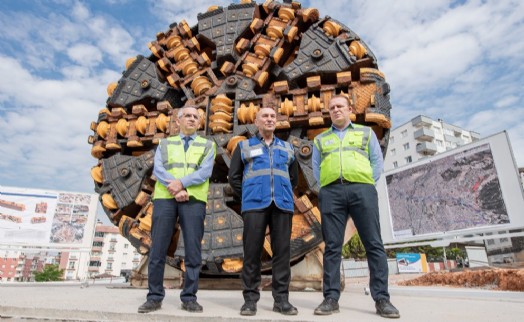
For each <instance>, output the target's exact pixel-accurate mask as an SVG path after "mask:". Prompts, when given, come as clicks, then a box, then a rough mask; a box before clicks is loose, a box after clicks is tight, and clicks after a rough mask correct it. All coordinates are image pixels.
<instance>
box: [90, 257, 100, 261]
mask: <svg viewBox="0 0 524 322" xmlns="http://www.w3.org/2000/svg"><path fill="white" fill-rule="evenodd" d="M89 260H90V261H93V262H94V261H100V256H91V257H89Z"/></svg>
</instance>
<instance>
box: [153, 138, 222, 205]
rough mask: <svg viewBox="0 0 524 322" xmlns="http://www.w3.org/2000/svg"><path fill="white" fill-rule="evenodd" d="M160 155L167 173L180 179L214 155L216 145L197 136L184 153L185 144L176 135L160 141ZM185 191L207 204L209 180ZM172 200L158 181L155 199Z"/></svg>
mask: <svg viewBox="0 0 524 322" xmlns="http://www.w3.org/2000/svg"><path fill="white" fill-rule="evenodd" d="M160 153H162V161H163V163H164V168H165V169H166V170H167V172H169V173H170V174H172V175H173V176H174V177H175V178H177V179H180V178H182V177H184V176H186V175H188V174H191V173H193V172H195V171H196V170H197V169H198V168H199V167H200V165H201V164H202V161H203V160H204V159H205V157H206V156H207V155H208V154H209V153H213V154H214V153H215V145H214V143H213V142H211V141H209V140H206V139H204V138H203V137H200V136H197V137H196V138H195V139H194V142H193V143H192V144H191V145H190V146H189V148H188V149H187V151H184V143H183V142H182V139H181V138H180V136H179V135H176V136H172V137H169V138H167V139H166V140H161V141H160ZM185 189H186V190H187V193H188V194H189V197H193V198H195V199H196V200H200V201H203V202H207V192H208V190H209V179H207V180H206V181H204V182H203V183H201V184H198V185H194V186H189V187H185ZM171 198H174V197H173V196H172V195H171V194H170V193H169V191H168V190H167V188H166V187H165V186H164V185H163V184H161V183H160V182H159V181H157V182H156V184H155V195H154V197H153V199H171Z"/></svg>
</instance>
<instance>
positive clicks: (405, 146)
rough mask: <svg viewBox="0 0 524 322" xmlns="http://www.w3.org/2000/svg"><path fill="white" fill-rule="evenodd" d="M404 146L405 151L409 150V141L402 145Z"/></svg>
mask: <svg viewBox="0 0 524 322" xmlns="http://www.w3.org/2000/svg"><path fill="white" fill-rule="evenodd" d="M402 147H404V151H407V150H409V142H408V143H404V144H403V145H402Z"/></svg>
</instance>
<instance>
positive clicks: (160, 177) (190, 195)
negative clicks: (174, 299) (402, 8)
mask: <svg viewBox="0 0 524 322" xmlns="http://www.w3.org/2000/svg"><path fill="white" fill-rule="evenodd" d="M176 122H177V124H178V125H179V127H180V134H179V135H175V136H171V137H169V138H167V139H163V140H161V141H160V144H159V145H158V148H157V150H156V154H155V165H154V168H153V174H154V175H155V177H156V178H157V182H156V185H155V192H154V196H153V206H154V208H153V223H152V227H151V241H152V245H151V249H150V251H149V264H148V286H149V292H148V294H147V301H146V302H145V303H144V304H142V305H141V306H140V307H139V308H138V312H139V313H147V312H152V311H155V310H158V309H160V307H161V306H162V300H163V299H164V296H165V291H164V285H163V283H164V268H165V265H166V256H167V251H168V248H169V245H170V243H171V239H172V236H173V233H174V230H175V225H176V223H177V220H178V222H179V224H180V227H181V231H182V234H181V235H182V236H183V240H184V247H185V249H184V250H185V256H184V265H185V269H186V271H185V272H184V286H183V289H182V292H180V299H181V300H182V309H183V310H186V311H188V312H202V311H203V309H202V306H201V305H200V304H198V302H197V301H196V300H197V297H196V293H197V291H198V276H199V274H200V267H201V265H202V256H201V243H202V238H203V236H204V219H205V216H206V203H207V192H208V189H209V177H211V173H212V172H213V164H214V161H215V153H216V151H215V150H216V147H215V144H214V143H213V142H211V141H209V140H207V139H205V138H203V137H201V136H198V135H197V134H196V131H197V129H198V127H199V125H200V114H199V113H198V110H197V108H196V107H195V106H185V107H183V108H181V109H180V110H179V112H178V120H177V121H176Z"/></svg>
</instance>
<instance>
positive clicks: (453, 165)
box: [377, 132, 524, 244]
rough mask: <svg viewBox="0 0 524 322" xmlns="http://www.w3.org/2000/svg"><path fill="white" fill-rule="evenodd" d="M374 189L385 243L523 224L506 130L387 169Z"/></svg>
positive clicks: (520, 194) (521, 201)
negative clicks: (401, 166)
mask: <svg viewBox="0 0 524 322" xmlns="http://www.w3.org/2000/svg"><path fill="white" fill-rule="evenodd" d="M377 190H378V193H379V200H380V213H381V220H380V223H381V227H382V228H383V231H382V234H383V235H382V237H383V239H384V243H386V244H389V243H398V242H406V241H420V240H428V239H435V238H437V239H438V238H446V237H452V236H459V235H465V234H471V233H480V232H490V231H499V230H506V229H514V228H521V227H524V216H522V209H524V197H523V192H522V188H521V186H520V183H519V178H518V171H517V168H516V166H515V161H514V159H513V154H512V152H511V147H510V145H509V141H508V138H507V134H506V132H501V133H499V134H496V135H493V136H491V137H488V138H485V139H482V140H479V141H477V142H474V143H471V144H468V145H464V146H462V147H460V148H457V149H454V150H451V151H448V152H445V153H442V154H438V155H436V156H433V157H431V158H427V159H423V160H422V161H419V162H416V163H413V164H411V165H409V166H407V167H403V168H399V169H395V170H393V171H389V172H387V173H385V174H384V175H383V178H381V179H380V180H379V182H378V183H377Z"/></svg>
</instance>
